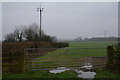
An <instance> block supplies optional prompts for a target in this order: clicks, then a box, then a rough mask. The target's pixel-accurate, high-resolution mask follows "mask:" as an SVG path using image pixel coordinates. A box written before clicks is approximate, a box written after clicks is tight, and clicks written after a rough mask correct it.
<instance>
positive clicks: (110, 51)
mask: <svg viewBox="0 0 120 80" xmlns="http://www.w3.org/2000/svg"><path fill="white" fill-rule="evenodd" d="M113 52H114V50H113V46H108V47H107V65H106V67H107V68H108V69H113V67H114V66H113Z"/></svg>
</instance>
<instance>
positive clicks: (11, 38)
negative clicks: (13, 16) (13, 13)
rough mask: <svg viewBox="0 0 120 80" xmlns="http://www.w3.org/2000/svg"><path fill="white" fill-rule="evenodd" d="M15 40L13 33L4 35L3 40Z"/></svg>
mask: <svg viewBox="0 0 120 80" xmlns="http://www.w3.org/2000/svg"><path fill="white" fill-rule="evenodd" d="M15 41H16V37H15V34H14V33H10V34H7V35H6V36H5V42H15Z"/></svg>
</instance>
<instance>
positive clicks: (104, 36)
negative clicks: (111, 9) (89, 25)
mask: <svg viewBox="0 0 120 80" xmlns="http://www.w3.org/2000/svg"><path fill="white" fill-rule="evenodd" d="M106 33H107V31H106V30H105V32H104V37H105V38H106Z"/></svg>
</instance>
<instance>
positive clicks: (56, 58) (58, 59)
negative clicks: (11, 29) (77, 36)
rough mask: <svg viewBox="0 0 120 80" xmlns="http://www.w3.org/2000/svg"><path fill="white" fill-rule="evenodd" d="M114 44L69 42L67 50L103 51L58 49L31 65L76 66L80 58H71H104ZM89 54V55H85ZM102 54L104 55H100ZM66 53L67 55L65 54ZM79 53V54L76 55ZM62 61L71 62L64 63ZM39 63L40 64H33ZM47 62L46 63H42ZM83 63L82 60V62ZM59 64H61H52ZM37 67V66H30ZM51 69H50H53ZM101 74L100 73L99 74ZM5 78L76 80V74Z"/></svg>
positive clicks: (38, 73)
mask: <svg viewBox="0 0 120 80" xmlns="http://www.w3.org/2000/svg"><path fill="white" fill-rule="evenodd" d="M115 43H116V42H114V41H110V42H104V41H96V42H69V45H70V47H69V48H91V47H94V48H98V47H103V48H104V49H58V50H56V51H52V52H49V53H48V54H46V55H44V56H40V57H39V56H38V58H40V59H37V60H36V59H33V60H32V64H42V65H41V66H39V67H41V69H44V68H50V67H51V66H56V67H54V68H57V67H59V66H64V65H66V67H67V65H78V64H81V63H80V61H79V60H80V58H72V59H71V57H86V56H96V57H98V56H106V49H105V48H107V46H109V45H114V44H115ZM87 52H91V53H87ZM92 52H101V53H92ZM102 52H104V53H102ZM66 53H68V54H66ZM78 53H79V54H78ZM64 60H71V61H69V62H66V61H64ZM35 61H41V62H35ZM43 61H48V62H43ZM82 62H84V60H82ZM54 63H61V64H54ZM31 67H37V66H31ZM54 68H52V69H54ZM50 69H51V68H50ZM101 74H102V73H101ZM3 77H5V78H77V74H76V73H74V72H72V71H66V72H63V73H60V74H51V73H49V71H29V72H27V73H24V74H14V75H13V74H6V75H3Z"/></svg>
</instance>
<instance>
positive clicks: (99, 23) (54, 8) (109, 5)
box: [2, 2, 118, 39]
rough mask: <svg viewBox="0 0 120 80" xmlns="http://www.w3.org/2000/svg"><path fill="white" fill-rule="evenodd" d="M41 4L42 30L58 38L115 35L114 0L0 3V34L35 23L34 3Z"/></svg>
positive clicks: (35, 5)
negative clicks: (108, 0)
mask: <svg viewBox="0 0 120 80" xmlns="http://www.w3.org/2000/svg"><path fill="white" fill-rule="evenodd" d="M40 4H41V5H42V7H43V8H44V11H43V16H42V20H43V21H42V30H44V32H45V33H46V34H49V35H51V36H56V37H57V38H58V39H74V38H76V37H99V36H104V31H105V30H106V31H107V36H118V22H117V21H118V6H117V2H64V3H63V2H45V3H34V2H18V3H15V2H7V3H2V23H3V24H2V25H3V30H2V31H3V32H2V33H3V37H4V36H5V35H6V34H8V33H10V32H13V31H14V29H15V27H16V26H19V25H29V24H32V23H37V24H39V13H38V12H37V7H39V5H40Z"/></svg>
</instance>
